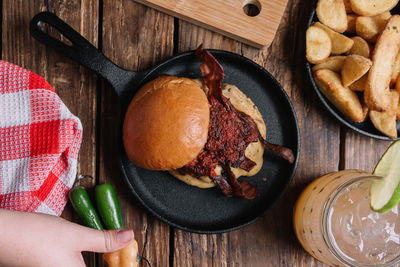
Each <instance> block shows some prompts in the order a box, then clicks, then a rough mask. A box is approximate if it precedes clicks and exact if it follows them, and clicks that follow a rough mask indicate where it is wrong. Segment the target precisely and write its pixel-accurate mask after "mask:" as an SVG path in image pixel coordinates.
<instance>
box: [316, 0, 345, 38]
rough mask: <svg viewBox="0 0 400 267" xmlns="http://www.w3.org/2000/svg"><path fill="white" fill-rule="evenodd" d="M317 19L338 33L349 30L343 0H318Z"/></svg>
mask: <svg viewBox="0 0 400 267" xmlns="http://www.w3.org/2000/svg"><path fill="white" fill-rule="evenodd" d="M316 12H317V17H318V19H319V21H321V22H322V23H323V24H325V25H326V26H328V27H329V28H331V29H332V30H335V31H337V32H344V31H345V30H346V29H347V15H346V8H345V6H344V3H343V0H318V3H317V9H316Z"/></svg>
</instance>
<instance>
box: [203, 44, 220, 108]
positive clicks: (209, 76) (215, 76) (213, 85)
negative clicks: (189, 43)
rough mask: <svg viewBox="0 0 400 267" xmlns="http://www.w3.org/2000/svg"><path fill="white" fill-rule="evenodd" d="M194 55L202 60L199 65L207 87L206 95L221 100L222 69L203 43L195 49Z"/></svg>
mask: <svg viewBox="0 0 400 267" xmlns="http://www.w3.org/2000/svg"><path fill="white" fill-rule="evenodd" d="M196 56H197V57H198V58H199V59H200V60H201V61H202V62H203V63H202V64H201V65H200V71H201V73H202V74H203V76H204V79H205V82H206V85H207V87H208V89H209V91H208V97H210V96H214V97H215V98H216V99H218V100H219V101H222V81H223V80H224V69H223V68H222V66H221V64H219V63H218V61H217V60H216V59H215V57H214V56H213V55H211V53H210V52H208V51H207V50H205V49H203V44H201V45H200V46H199V47H198V48H197V49H196Z"/></svg>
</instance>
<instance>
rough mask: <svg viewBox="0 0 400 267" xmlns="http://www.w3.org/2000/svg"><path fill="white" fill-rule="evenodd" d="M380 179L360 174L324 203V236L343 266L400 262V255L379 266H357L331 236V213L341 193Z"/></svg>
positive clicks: (384, 265) (385, 265)
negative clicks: (366, 181) (361, 183)
mask: <svg viewBox="0 0 400 267" xmlns="http://www.w3.org/2000/svg"><path fill="white" fill-rule="evenodd" d="M378 178H380V177H378V176H374V175H372V174H370V173H365V174H359V175H357V176H355V177H352V178H350V179H349V180H347V181H345V182H343V183H341V184H340V185H339V186H338V188H337V189H335V190H334V191H332V192H331V196H330V197H329V198H328V201H326V202H325V203H324V206H323V208H322V217H321V220H322V235H323V239H324V241H325V244H326V245H327V246H328V248H329V250H330V252H331V253H332V254H333V256H334V257H335V258H336V259H337V260H338V261H340V262H341V263H343V264H346V265H347V266H351V267H390V266H393V265H394V264H396V263H399V262H400V254H399V255H398V256H397V257H395V258H393V259H391V260H390V261H387V262H385V263H378V264H372V265H371V264H357V263H355V262H353V261H350V260H349V259H347V258H346V255H345V254H344V253H343V252H342V251H340V250H339V249H338V248H336V247H335V246H334V245H333V243H334V242H332V238H331V235H330V234H329V223H328V222H329V213H330V211H331V209H332V206H333V205H334V203H335V201H336V200H337V198H338V197H339V196H340V195H341V193H343V191H344V190H345V189H346V188H347V187H349V186H350V185H352V184H355V183H357V182H360V181H363V180H376V179H378ZM333 193H334V194H333ZM332 195H333V196H332Z"/></svg>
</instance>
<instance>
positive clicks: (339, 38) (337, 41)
mask: <svg viewBox="0 0 400 267" xmlns="http://www.w3.org/2000/svg"><path fill="white" fill-rule="evenodd" d="M313 26H315V27H318V28H321V29H323V30H324V31H325V32H326V33H327V34H328V35H329V38H331V42H332V52H331V53H332V54H337V55H339V54H343V53H346V52H347V51H349V50H350V49H351V48H352V47H353V43H354V41H353V40H352V39H350V38H349V37H347V36H344V35H343V34H340V33H337V32H335V31H333V30H331V29H330V28H329V27H327V26H325V25H324V24H322V23H320V22H316V23H314V24H313Z"/></svg>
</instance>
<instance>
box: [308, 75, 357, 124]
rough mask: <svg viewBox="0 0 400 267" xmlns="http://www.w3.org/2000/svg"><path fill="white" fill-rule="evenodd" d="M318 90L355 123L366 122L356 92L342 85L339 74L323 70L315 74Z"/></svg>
mask: <svg viewBox="0 0 400 267" xmlns="http://www.w3.org/2000/svg"><path fill="white" fill-rule="evenodd" d="M314 76H315V82H316V83H317V85H318V88H319V89H320V90H321V92H322V93H323V94H324V95H325V96H326V98H328V99H329V101H331V103H332V104H333V105H334V106H335V107H336V108H337V109H338V110H340V111H341V112H342V113H343V114H345V115H346V116H347V117H349V118H350V119H352V120H353V121H355V122H362V121H363V120H364V112H363V108H362V106H361V103H360V100H359V99H358V97H357V95H356V93H355V92H353V91H351V90H350V89H349V88H348V87H344V86H343V85H342V81H341V80H340V76H339V74H337V73H335V72H333V71H331V70H328V69H321V70H317V71H316V72H315V73H314Z"/></svg>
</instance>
